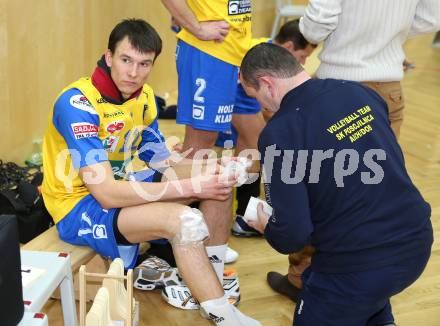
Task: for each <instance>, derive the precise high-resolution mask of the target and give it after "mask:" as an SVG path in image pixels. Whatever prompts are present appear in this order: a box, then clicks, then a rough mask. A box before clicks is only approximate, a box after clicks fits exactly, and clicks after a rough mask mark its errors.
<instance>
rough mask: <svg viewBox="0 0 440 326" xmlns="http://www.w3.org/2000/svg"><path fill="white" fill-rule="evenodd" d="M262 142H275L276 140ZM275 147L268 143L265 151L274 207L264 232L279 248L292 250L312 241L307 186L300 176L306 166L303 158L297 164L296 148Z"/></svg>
mask: <svg viewBox="0 0 440 326" xmlns="http://www.w3.org/2000/svg"><path fill="white" fill-rule="evenodd" d="M262 143H266V144H275V143H276V140H269V141H268V142H264V141H263V142H261V143H260V144H262ZM275 147H276V146H275V145H270V146H266V147H265V148H264V154H263V152H262V154H263V155H262V157H264V158H263V178H264V183H265V192H266V200H267V201H268V203H269V204H270V205H271V206H272V208H273V214H272V216H271V217H270V218H269V221H268V224H267V226H266V229H265V231H264V236H265V238H266V240H267V242H268V243H269V244H270V245H271V246H272V247H273V248H274V249H275V250H277V251H278V252H280V253H282V254H289V253H292V252H295V251H298V250H300V249H302V248H303V247H304V246H305V245H306V244H308V243H310V236H311V234H312V232H313V225H312V221H311V216H310V208H309V198H308V193H307V188H306V185H305V183H304V181H303V180H301V179H302V178H301V177H299V178H298V176H300V175H301V174H302V172H301V171H302V169H303V168H305V166H302V163H301V162H298V164H296V162H297V161H298V160H297V158H298V155H296V154H297V153H296V151H294V150H278V149H276V148H275ZM261 150H263V148H260V151H261ZM292 154H293V155H292ZM272 162H273V164H272ZM296 170H297V171H296Z"/></svg>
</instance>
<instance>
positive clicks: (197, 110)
mask: <svg viewBox="0 0 440 326" xmlns="http://www.w3.org/2000/svg"><path fill="white" fill-rule="evenodd" d="M192 113H193V119H196V120H203V119H205V107H204V106H203V105H196V104H193V112H192Z"/></svg>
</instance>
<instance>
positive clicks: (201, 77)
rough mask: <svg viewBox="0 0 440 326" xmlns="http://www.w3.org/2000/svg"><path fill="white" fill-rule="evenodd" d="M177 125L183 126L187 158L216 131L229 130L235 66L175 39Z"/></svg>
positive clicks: (212, 139)
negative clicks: (187, 152) (184, 126)
mask: <svg viewBox="0 0 440 326" xmlns="http://www.w3.org/2000/svg"><path fill="white" fill-rule="evenodd" d="M176 66H177V75H178V99H177V108H178V110H177V117H176V122H177V123H178V124H184V125H186V129H185V140H184V143H183V152H186V151H188V150H191V151H190V153H189V156H188V157H189V158H192V157H193V156H195V155H197V154H196V153H197V151H198V150H201V149H211V148H212V147H213V146H214V143H215V140H216V138H217V133H218V132H219V131H227V130H229V129H230V126H231V120H232V112H233V108H234V100H235V95H236V92H237V80H238V68H237V67H236V66H233V65H231V64H229V63H226V62H224V61H222V60H219V59H217V58H215V57H213V56H211V55H208V54H206V53H204V52H202V51H200V50H198V49H197V48H195V47H193V46H191V45H189V44H187V43H185V42H183V41H179V42H178V44H177V51H176Z"/></svg>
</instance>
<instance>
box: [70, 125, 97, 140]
mask: <svg viewBox="0 0 440 326" xmlns="http://www.w3.org/2000/svg"><path fill="white" fill-rule="evenodd" d="M70 127H71V128H72V131H73V135H74V137H75V139H82V138H90V137H98V128H99V127H98V126H97V125H94V124H92V123H89V122H76V123H72V124H71V125H70Z"/></svg>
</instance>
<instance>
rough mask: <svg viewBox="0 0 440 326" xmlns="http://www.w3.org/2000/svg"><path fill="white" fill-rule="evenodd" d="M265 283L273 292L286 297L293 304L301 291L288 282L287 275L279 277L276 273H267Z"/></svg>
mask: <svg viewBox="0 0 440 326" xmlns="http://www.w3.org/2000/svg"><path fill="white" fill-rule="evenodd" d="M267 283H269V286H270V287H271V288H272V290H274V291H275V292H278V293H280V294H282V295H285V296H286V297H288V298H290V300H292V301H293V302H296V301H297V300H298V295H299V293H300V292H301V289H298V288H297V287H296V286H294V285H293V284H292V283H290V282H289V280H288V278H287V275H281V274H280V273H277V272H269V273H267Z"/></svg>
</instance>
